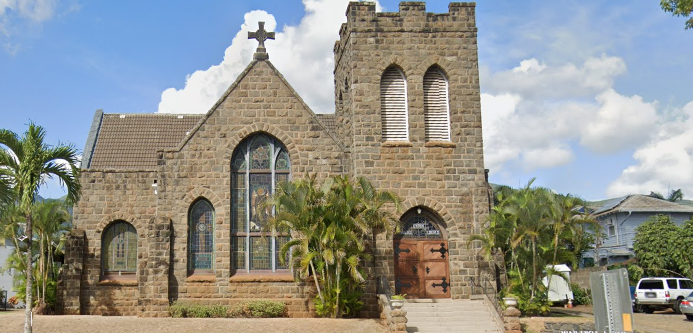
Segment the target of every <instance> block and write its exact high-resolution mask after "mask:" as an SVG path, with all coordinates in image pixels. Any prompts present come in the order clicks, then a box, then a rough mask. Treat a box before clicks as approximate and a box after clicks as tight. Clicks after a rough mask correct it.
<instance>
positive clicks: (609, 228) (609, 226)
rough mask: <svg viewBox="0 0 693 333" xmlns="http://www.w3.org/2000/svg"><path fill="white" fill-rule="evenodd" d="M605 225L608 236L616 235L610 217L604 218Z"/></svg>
mask: <svg viewBox="0 0 693 333" xmlns="http://www.w3.org/2000/svg"><path fill="white" fill-rule="evenodd" d="M606 227H607V235H608V236H609V237H614V236H616V226H615V225H614V221H613V220H612V219H608V220H606Z"/></svg>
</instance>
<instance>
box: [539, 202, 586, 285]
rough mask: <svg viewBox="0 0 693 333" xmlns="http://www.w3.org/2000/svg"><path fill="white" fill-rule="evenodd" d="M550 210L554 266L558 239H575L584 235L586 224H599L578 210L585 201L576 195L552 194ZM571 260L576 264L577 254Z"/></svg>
mask: <svg viewBox="0 0 693 333" xmlns="http://www.w3.org/2000/svg"><path fill="white" fill-rule="evenodd" d="M552 199H553V200H552V206H553V209H552V212H551V229H552V232H553V237H554V239H553V259H552V261H551V265H553V266H555V265H556V264H558V261H557V259H558V249H559V240H561V239H563V240H564V242H566V241H565V240H567V239H571V240H575V239H576V238H577V236H584V228H585V226H586V225H599V223H598V222H597V220H596V219H595V218H594V217H593V216H592V215H590V214H586V213H583V212H581V211H580V209H582V208H584V207H585V206H586V202H585V201H584V200H582V199H580V198H578V197H575V196H572V195H570V194H567V195H562V194H558V195H553V196H552ZM573 244H579V245H580V246H582V245H583V244H582V243H581V242H580V241H577V242H574V243H573ZM570 259H572V260H571V261H573V264H577V262H576V261H577V260H576V259H578V258H577V256H573V257H572V258H570ZM551 275H552V273H551V270H550V271H549V274H548V278H549V279H548V280H549V282H548V285H547V286H546V289H550V287H551V280H552V279H551Z"/></svg>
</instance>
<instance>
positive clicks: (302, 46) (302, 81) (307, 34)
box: [159, 0, 379, 113]
mask: <svg viewBox="0 0 693 333" xmlns="http://www.w3.org/2000/svg"><path fill="white" fill-rule="evenodd" d="M348 2H349V1H348V0H338V1H335V0H304V1H303V4H304V7H305V11H306V15H305V16H304V17H303V19H302V20H301V22H300V23H299V24H298V25H296V26H288V25H286V26H284V27H282V29H281V30H278V31H276V39H275V40H274V41H271V40H270V41H267V42H266V43H265V46H266V47H267V52H268V53H269V55H270V61H271V62H272V64H274V65H275V66H276V67H277V69H278V70H279V71H280V72H281V73H282V74H283V75H284V77H286V79H287V81H288V82H289V84H291V85H292V87H293V88H294V89H296V91H297V92H298V93H299V95H301V97H302V98H303V99H304V101H305V102H306V103H307V104H308V105H309V106H310V107H311V108H312V109H313V111H315V112H317V113H332V112H334V83H333V76H332V75H330V74H329V73H332V71H333V70H334V60H333V59H334V58H333V54H332V47H333V45H334V42H335V41H336V40H337V39H339V27H340V25H341V24H342V22H345V21H346V16H345V15H344V11H345V8H346V7H347V4H348ZM378 6H379V5H378ZM244 19H245V22H244V23H243V25H242V26H241V30H240V31H239V32H238V33H237V34H236V36H235V37H234V39H233V41H232V43H231V46H229V47H228V48H227V49H226V52H225V55H224V59H223V61H222V62H221V63H220V64H218V65H214V66H211V67H209V68H208V69H206V70H200V71H196V72H195V73H193V74H192V75H190V76H188V77H187V79H186V82H185V87H183V88H182V89H175V88H169V89H166V90H165V91H164V92H163V93H162V95H161V102H160V103H159V112H165V113H205V112H207V111H209V109H210V108H211V107H212V105H214V103H216V101H217V100H218V99H219V97H221V95H222V94H223V93H224V91H226V89H227V88H228V87H229V86H230V85H231V84H232V83H233V81H234V80H235V79H236V78H237V76H238V74H240V73H241V72H242V71H243V70H244V69H245V67H246V66H247V65H248V64H249V63H250V61H251V60H252V55H253V53H254V51H255V48H256V47H257V42H256V41H255V40H248V31H255V29H257V22H258V21H265V22H266V23H265V29H266V30H267V31H274V30H277V29H275V28H276V20H275V18H274V16H272V15H271V14H269V13H267V12H264V11H252V12H249V13H247V14H245V17H244Z"/></svg>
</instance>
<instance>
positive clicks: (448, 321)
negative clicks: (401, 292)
mask: <svg viewBox="0 0 693 333" xmlns="http://www.w3.org/2000/svg"><path fill="white" fill-rule="evenodd" d="M402 309H403V310H405V311H407V320H408V322H407V332H417V333H428V332H465V333H469V332H471V333H502V330H501V329H500V328H499V327H498V324H497V322H496V318H495V315H494V314H493V313H491V312H490V311H491V310H489V308H488V307H487V305H486V304H485V303H484V301H480V300H451V299H442V300H441V299H436V300H421V299H417V300H407V302H406V303H405V304H404V306H403V307H402Z"/></svg>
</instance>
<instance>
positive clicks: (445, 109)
mask: <svg viewBox="0 0 693 333" xmlns="http://www.w3.org/2000/svg"><path fill="white" fill-rule="evenodd" d="M423 86H424V122H425V123H426V141H450V108H449V105H448V80H447V79H446V78H445V75H443V72H442V71H441V70H440V68H438V67H431V68H430V69H429V70H428V71H427V72H426V75H424V85H423Z"/></svg>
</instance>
